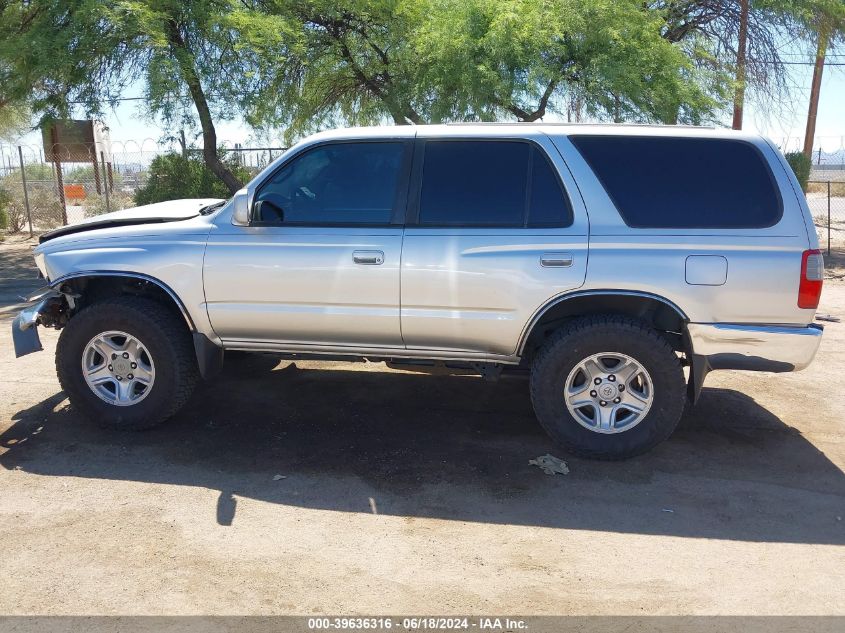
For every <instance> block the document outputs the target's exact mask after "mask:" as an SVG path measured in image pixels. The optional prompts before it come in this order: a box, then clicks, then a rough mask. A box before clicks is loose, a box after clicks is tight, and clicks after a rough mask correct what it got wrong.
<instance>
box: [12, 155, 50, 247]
mask: <svg viewBox="0 0 845 633" xmlns="http://www.w3.org/2000/svg"><path fill="white" fill-rule="evenodd" d="M52 178H53V172H52V170H51V169H50V167H49V166H48V165H40V164H34V165H27V166H26V180H27V193H28V194H29V208H30V212H31V214H32V223H33V225H34V226H35V227H36V228H38V229H50V228H54V227H56V226H59V225H61V224H62V205H61V202H60V201H59V196H58V194H57V192H56V187H55V184H54V183H53V181H52ZM0 190H2V191H3V192H4V193H3V196H2V201H0V205H2V207H3V210H4V212H5V216H6V230H7V231H8V232H9V233H17V232H18V231H20V230H21V229H23V228H24V227H25V226H26V225H27V216H26V200H25V198H24V191H23V181H22V180H21V173H20V170H15V171H13V172H11V173H10V174H8V175H6V176H4V177H3V178H2V179H0Z"/></svg>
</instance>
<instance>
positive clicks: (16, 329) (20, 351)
mask: <svg viewBox="0 0 845 633" xmlns="http://www.w3.org/2000/svg"><path fill="white" fill-rule="evenodd" d="M28 301H34V302H35V303H33V304H32V305H30V306H28V307H26V308H24V309H23V310H21V311H20V312H19V313H18V316H16V317H15V320H14V321H12V343H13V344H14V346H15V357H16V358H20V357H21V356H25V355H27V354H31V353H32V352H40V351H41V350H42V349H44V348H43V347H42V346H41V339H40V338H39V336H38V325H39V324H42V318H43V317H44V316H47V315H49V316H50V318H51V321H52V320H53V319H54V317H55V314H56V313H57V312H58V311H59V310H61V307H62V305H63V304H64V297H63V295H62V294H61V293H59V292H57V291H55V290H53V289H52V288H46V289H44V290H42V291H40V292H38V293H36V294H35V295H33V296H31V297H30V298H29V299H28Z"/></svg>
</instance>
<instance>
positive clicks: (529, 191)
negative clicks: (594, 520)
mask: <svg viewBox="0 0 845 633" xmlns="http://www.w3.org/2000/svg"><path fill="white" fill-rule="evenodd" d="M40 241H41V243H40V245H39V246H38V247H37V248H36V249H35V261H36V264H37V266H38V268H39V270H40V271H41V274H42V275H43V276H44V277H45V278H46V280H47V282H48V284H49V285H48V287H47V288H45V289H44V291H43V292H41V293H40V294H39V295H38V296H36V297H33V298H32V300H33V302H34V303H33V304H32V305H31V306H30V307H28V308H27V309H25V310H24V311H23V312H21V313H20V315H19V316H18V317H17V319H16V320H15V321H14V324H13V333H14V341H15V349H16V353H17V354H18V355H23V354H26V353H29V352H31V351H35V350H38V349H41V345H40V342H39V340H38V334H37V326H38V325H39V324H40V325H43V326H49V327H55V328H61V329H62V332H61V336H60V337H59V342H58V347H57V355H56V366H57V370H58V376H59V380H60V382H61V385H62V387H63V389H64V391H65V393H67V395H68V397H69V398H70V401H71V404H72V406H73V407H75V408H76V409H78V410H79V411H82V412H83V413H84V414H86V415H87V416H89V417H91V418H93V419H95V420H98V421H101V422H104V423H106V424H109V425H111V426H114V427H118V428H124V429H144V428H148V427H151V426H154V425H156V424H159V423H160V422H162V421H163V420H165V419H167V418H169V417H170V416H172V415H173V414H174V413H175V412H176V411H177V410H178V409H179V408H180V407H181V406H183V405H184V404H185V402H186V401H187V400H188V398H189V396H190V395H191V392H192V391H193V389H194V387H195V385H196V384H197V382H198V381H199V380H200V378H201V377H202V378H208V377H210V376H212V375H213V374H214V373H215V372H216V371H217V370H218V369H219V368H220V367H221V365H222V363H223V359H224V356H225V354H226V353H228V352H230V351H239V352H263V353H274V354H278V355H281V356H283V357H286V358H302V357H307V358H332V359H337V358H342V359H349V360H361V359H367V360H370V361H386V362H388V363H389V364H391V365H392V366H393V365H401V366H414V367H416V368H432V369H437V371H444V370H446V371H456V372H467V371H473V372H477V373H479V374H481V375H483V376H485V377H487V378H496V377H497V376H498V375H499V374H500V373H501V372H502V371H503V370H504V371H512V370H520V369H521V370H528V371H529V372H530V391H531V399H532V402H533V404H534V409H535V411H536V414H537V419H538V420H539V422H540V424H541V425H542V426H543V427H544V428H545V429H546V431H547V432H548V433H549V435H551V437H552V438H553V439H554V440H555V441H556V442H558V443H559V444H560V445H562V446H563V447H564V448H565V449H566V450H568V451H571V452H574V453H577V454H580V455H585V456H588V457H595V458H603V459H620V458H625V457H629V456H632V455H636V454H639V453H642V452H644V451H646V450H648V449H650V448H651V447H653V446H654V445H656V444H657V443H658V442H661V441H662V440H664V439H666V438H667V437H669V435H670V434H671V433H672V431H673V430H674V429H675V427H676V425H677V424H678V421H679V419H680V417H681V414H682V412H683V410H684V406H685V401H686V400H689V401H691V402H692V403H694V402H695V400H696V398H697V397H698V394H699V391H700V389H701V386H702V383H703V381H704V378H705V376H706V375H707V373H708V372H709V371H711V370H714V369H747V370H760V371H770V372H784V371H794V370H798V369H802V368H804V367H806V366H807V365H808V364H809V363H810V361H811V360H812V359H813V356H814V355H815V353H816V350H817V348H818V346H819V342H820V340H821V335H822V328H821V327H820V326H818V325H815V324H814V323H813V321H814V314H815V310H816V307H817V305H818V301H819V295H820V293H821V286H822V277H823V261H822V258H821V254H820V252H819V250H818V239H817V236H816V233H815V229H814V227H813V221H812V218H811V216H810V213H809V210H808V207H807V204H806V201H805V199H804V196H803V194H802V192H801V188H800V186H799V184H798V182H797V181H796V179H795V177H794V175H793V174H792V171H791V170H790V168H789V165H788V164H787V163H786V162H785V160H784V158H783V156H782V155H781V154H780V152H779V151H778V150H777V149H776V148H775V147H774V146H773V145H772V144H771V143H770V142H769V141H767V140H765V139H763V138H760V137H757V136H752V135H748V134H742V133H736V132H732V131H725V130H715V129H703V128H666V127H648V126H642V127H639V126H632V127H624V126H557V125H545V124H543V125H507V124H503V125H483V124H481V125H472V124H462V125H446V126H419V127H384V128H370V129H349V130H338V131H331V132H326V133H322V134H317V135H315V136H312V137H310V138H307V139H305V140H304V141H302V142H300V143H299V144H298V145H296V146H295V147H293V148H291V149H290V150H288V151H287V152H285V153H284V155H282V156H281V157H280V158H279V159H277V160H276V161H274V162H273V163H272V164H271V165H269V166H268V167H267V168H266V169H264V170H263V171H262V172H261V173H260V174H258V175H257V176H256V177H255V178H254V179H253V180H252V181H251V182H250V183H249V184H248V185H247V186H246V187H245V188H244V189H242V190H241V191H239V192H237V193H236V194H235V195H234V197H232V198H231V199H230V200H228V201H220V200H182V201H173V202H168V203H161V204H154V205H149V206H144V207H139V208H137V209H130V210H126V211H119V212H116V213H111V214H107V215H104V216H97V217H94V218H90V219H88V220H86V221H85V222H83V223H80V224H76V225H73V226H67V227H63V228H60V229H57V230H54V231H52V232H49V233H46V234H44V235H43V236H42V237H41V239H40Z"/></svg>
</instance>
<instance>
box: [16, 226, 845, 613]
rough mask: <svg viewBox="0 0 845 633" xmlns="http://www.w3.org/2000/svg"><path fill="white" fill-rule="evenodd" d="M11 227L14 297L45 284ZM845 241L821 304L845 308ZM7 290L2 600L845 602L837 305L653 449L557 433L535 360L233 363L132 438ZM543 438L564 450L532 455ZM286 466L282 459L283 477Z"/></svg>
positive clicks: (571, 607)
mask: <svg viewBox="0 0 845 633" xmlns="http://www.w3.org/2000/svg"><path fill="white" fill-rule="evenodd" d="M30 245H31V244H28V243H27V242H25V241H23V242H22V241H20V240H7V242H6V243H4V244H0V305H4V306H9V304H12V303H15V302H17V301H18V298H17V297H18V295H19V294H24V293H25V292H26V291H27V290H28V289H29V288H32V287H34V286H37V285H38V284H37V282H35V281H33V280H32V278H31V271H32V270H34V269H33V268H31V259H29V257H28V250H29V247H30ZM843 262H845V257H843V251H841V250H840V251H839V252H838V253H837V256H836V257H835V258H834V259H833V260H832V262H831V263H832V264H834V266H832V267H831V268H832V270H831V271H830V272H829V276H830V279H828V281H827V282H826V287H825V290H824V295H823V298H822V306H821V308H820V313H822V314H825V313H827V314H834V315H838V316H841V317H845V281H843V279H842V278H843V276H845V275H843V267H842V263H843ZM12 314H13V310H12V309H11V308H9V307H6V308H2V307H0V543H2V552H0V578H2V581H0V613H3V614H200V613H202V614H283V613H285V614H288V613H295V614H305V615H308V614H314V613H344V614H353V613H358V614H385V613H389V614H397V615H398V614H411V613H417V614H419V613H441V614H450V613H453V614H456V613H476V614H490V613H520V614H636V615H643V614H722V615H727V614H745V615H754V614H840V615H843V614H845V600H843V598H842V596H843V592H845V474H843V469H845V416H843V413H845V355H844V354H843V350H844V349H845V322H843V323H828V324H826V328H827V329H826V334H825V337H824V340H823V343H822V348H821V350H820V352H819V355H818V357H817V359H816V361H815V363H814V364H813V365H812V366H811V367H810V368H809V369H808V370H806V371H804V372H801V373H796V374H788V375H772V374H753V373H739V372H717V373H713V374H711V375H710V376H709V377H708V379H707V383H706V386H705V389H704V392H703V394H702V397H701V400H700V403H699V404H698V406H696V407H695V408H694V409H692V410H691V411H689V412H688V413H687V415H686V416H685V418H684V420H683V422H682V423H681V427H680V428H679V430H678V431H677V432H676V434H675V435H674V436H673V437H672V438H671V439H670V440H669V441H668V442H666V443H665V444H663V445H662V446H660V447H658V448H657V449H656V450H654V451H653V452H651V453H650V454H648V455H646V456H644V457H641V458H638V459H635V460H631V461H628V462H624V463H597V462H589V461H584V460H579V459H574V458H569V457H567V456H565V455H563V454H560V453H559V452H558V451H557V450H556V449H555V448H554V447H553V446H552V444H551V443H550V441H549V440H548V439H547V438H546V436H545V435H544V434H543V433H542V432H541V430H540V429H539V428H538V426H537V423H536V422H535V420H534V418H533V415H532V411H531V405H530V402H529V398H528V392H527V384H526V382H525V381H524V380H522V379H508V380H502V381H500V382H498V383H487V382H484V381H482V380H480V379H478V378H473V377H430V376H424V375H418V374H413V373H409V372H400V371H390V370H387V369H386V368H385V367H384V366H383V365H378V364H334V363H316V362H307V363H296V364H295V365H294V364H291V363H288V362H282V363H279V362H277V361H275V360H274V359H272V358H268V357H261V356H259V357H252V358H247V359H241V360H239V361H237V362H233V363H231V364H228V365H227V367H226V369H225V372H224V374H223V375H222V376H220V377H219V378H217V379H216V380H214V381H213V382H212V383H210V384H207V385H205V386H204V387H202V388H201V389H199V390H198V392H197V393H196V395H195V397H194V399H193V401H192V402H191V403H190V404H189V406H187V407H186V408H185V410H184V411H183V412H182V413H181V414H179V415H178V417H177V418H176V419H174V420H173V421H171V422H170V423H169V424H167V425H166V426H163V427H161V428H160V429H157V430H154V431H150V432H146V433H140V434H123V433H117V432H108V431H103V430H100V429H98V428H97V427H96V426H95V425H94V424H93V423H92V422H90V421H87V420H84V419H82V418H80V417H79V416H78V415H77V414H76V413H75V412H74V411H73V410H72V409H71V408H70V407H69V406H68V403H67V400H66V399H65V396H64V394H63V393H62V392H61V390H60V388H59V385H58V382H57V380H56V377H55V371H54V366H53V352H54V348H55V343H56V339H57V333H56V332H54V331H46V332H43V333H42V340H43V342H44V347H45V351H44V352H40V353H37V354H32V355H30V356H27V357H25V358H21V359H18V360H15V359H14V357H13V356H14V355H13V352H12V348H11V336H10V332H9V324H10V319H11V316H12ZM547 452H551V453H553V454H559V456H561V457H563V458H565V459H566V460H567V461H568V463H569V466H570V469H571V472H570V474H569V475H566V476H560V475H558V476H548V475H544V474H543V473H542V472H540V471H539V470H538V469H537V468H535V467H533V466H529V465H528V460H529V459H531V458H534V457H537V456H538V455H543V454H544V453H547ZM279 475H281V477H279Z"/></svg>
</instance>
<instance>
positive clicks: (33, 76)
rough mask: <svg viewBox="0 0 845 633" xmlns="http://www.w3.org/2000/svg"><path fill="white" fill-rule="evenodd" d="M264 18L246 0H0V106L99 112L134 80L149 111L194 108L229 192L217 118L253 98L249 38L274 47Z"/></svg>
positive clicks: (182, 114)
mask: <svg viewBox="0 0 845 633" xmlns="http://www.w3.org/2000/svg"><path fill="white" fill-rule="evenodd" d="M258 1H259V0H256V2H258ZM263 18H264V14H262V13H261V12H259V11H255V10H254V7H253V6H252V5H251V3H250V1H249V0H242V1H237V0H191V1H190V2H184V1H180V0H18V1H5V2H0V103H2V102H3V101H6V100H15V101H26V102H27V103H29V104H30V105H31V107H32V109H33V111H34V112H35V113H37V114H39V115H41V116H42V117H43V118H44V119H50V118H59V117H67V116H68V115H70V114H71V112H72V111H73V110H74V106H78V107H80V108H82V109H83V110H84V111H85V113H86V115H89V116H96V115H98V114H101V112H102V111H103V108H104V107H105V105H106V104H109V103H111V104H114V103H115V102H116V100H117V99H119V98H120V97H121V96H123V94H124V93H125V91H126V89H127V88H128V87H129V86H130V85H137V84H138V83H139V82H140V83H141V85H142V86H143V88H144V95H143V103H144V105H145V106H146V109H147V112H148V113H149V114H151V115H159V116H162V117H163V118H164V119H165V121H166V122H167V121H173V120H174V119H179V118H190V119H193V118H194V115H195V117H196V119H197V120H198V121H199V125H200V128H201V130H202V140H203V159H204V161H205V163H206V165H207V166H208V168H209V169H210V170H211V171H212V172H213V173H214V174H215V175H216V176H217V177H218V178H220V180H222V181H223V182H224V183H225V185H226V187H227V188H228V189H229V191H235V190H237V189H239V188H240V187H241V185H242V183H241V181H240V180H239V179H238V177H237V176H236V174H234V173H233V172H232V171H231V169H230V168H229V167H228V166H227V165H226V164H225V162H224V161H223V160H221V158H220V154H219V152H218V139H217V131H216V121H219V120H221V119H226V118H230V117H232V116H234V115H235V114H237V113H238V112H239V111H240V110H241V109H243V108H247V107H248V104H249V103H250V101H251V99H252V97H253V96H254V88H255V86H256V81H257V79H256V77H255V74H254V73H253V70H254V67H255V62H254V59H255V56H256V54H257V53H256V49H253V48H252V47H251V45H252V44H254V43H256V42H257V43H258V44H259V46H258V49H257V50H258V51H262V50H266V49H267V47H272V48H273V51H274V54H275V55H279V54H280V51H281V47H280V46H278V45H277V44H279V42H280V34H279V33H278V32H276V30H275V29H273V28H270V27H269V26H268V25H267V23H266V22H265V21H264V19H263ZM275 22H277V20H275V19H273V20H271V25H272V24H273V23H275ZM256 35H260V38H258V37H256ZM190 110H193V115H190V116H189V113H190Z"/></svg>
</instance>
